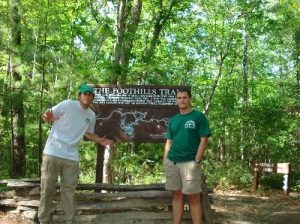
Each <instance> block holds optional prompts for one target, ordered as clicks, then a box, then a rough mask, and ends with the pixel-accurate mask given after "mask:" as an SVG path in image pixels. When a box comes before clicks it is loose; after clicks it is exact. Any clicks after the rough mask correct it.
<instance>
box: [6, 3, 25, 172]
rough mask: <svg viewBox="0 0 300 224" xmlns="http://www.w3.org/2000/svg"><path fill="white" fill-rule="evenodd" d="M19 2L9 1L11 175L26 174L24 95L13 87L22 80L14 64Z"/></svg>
mask: <svg viewBox="0 0 300 224" xmlns="http://www.w3.org/2000/svg"><path fill="white" fill-rule="evenodd" d="M19 7H20V2H19V1H18V0H16V1H12V2H11V26H10V32H9V33H10V43H11V44H10V47H9V50H10V55H9V61H8V68H7V69H8V70H7V74H8V76H9V77H10V94H11V95H10V96H11V97H10V103H11V104H10V106H11V114H10V115H11V149H12V161H13V163H12V173H11V175H12V177H19V176H24V175H25V174H26V159H25V158H26V151H25V119H24V104H23V101H24V97H23V89H22V85H21V87H18V88H15V87H14V84H15V83H17V82H18V81H21V80H22V77H21V75H20V74H19V71H18V69H17V66H15V64H14V58H16V57H18V56H19V55H17V54H19V52H20V48H21V15H20V10H19Z"/></svg>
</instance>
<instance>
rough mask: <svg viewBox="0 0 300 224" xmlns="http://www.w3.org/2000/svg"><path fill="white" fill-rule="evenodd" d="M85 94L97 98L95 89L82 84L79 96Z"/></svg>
mask: <svg viewBox="0 0 300 224" xmlns="http://www.w3.org/2000/svg"><path fill="white" fill-rule="evenodd" d="M85 92H89V93H91V94H93V95H94V96H95V93H94V89H93V87H91V86H88V85H87V84H82V85H81V86H80V89H79V94H81V93H85Z"/></svg>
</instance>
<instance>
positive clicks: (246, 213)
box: [0, 191, 300, 224]
mask: <svg viewBox="0 0 300 224" xmlns="http://www.w3.org/2000/svg"><path fill="white" fill-rule="evenodd" d="M212 209H213V211H214V223H215V224H300V193H291V194H290V195H289V196H286V195H283V194H282V193H281V192H276V193H275V192H272V193H269V194H266V193H265V194H264V195H258V194H252V193H243V192H240V191H227V192H214V195H213V204H212ZM0 223H1V224H33V222H32V221H29V220H25V219H23V218H20V217H18V216H16V215H14V214H11V213H10V214H7V213H6V214H5V213H4V212H1V211H0Z"/></svg>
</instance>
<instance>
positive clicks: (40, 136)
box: [37, 1, 49, 176]
mask: <svg viewBox="0 0 300 224" xmlns="http://www.w3.org/2000/svg"><path fill="white" fill-rule="evenodd" d="M48 6H49V1H47V6H46V8H47V9H46V14H45V28H44V38H43V42H44V43H43V49H42V62H41V65H42V66H41V70H42V71H41V72H42V80H41V87H40V108H39V115H38V116H39V139H38V146H39V148H38V155H37V156H38V164H39V165H38V173H39V176H40V175H41V164H42V153H43V128H42V124H43V120H42V117H41V115H42V113H43V112H44V111H43V110H44V105H43V103H44V92H45V77H46V50H47V48H46V46H47V30H48ZM42 7H43V6H42ZM42 11H43V10H42ZM37 38H38V37H37Z"/></svg>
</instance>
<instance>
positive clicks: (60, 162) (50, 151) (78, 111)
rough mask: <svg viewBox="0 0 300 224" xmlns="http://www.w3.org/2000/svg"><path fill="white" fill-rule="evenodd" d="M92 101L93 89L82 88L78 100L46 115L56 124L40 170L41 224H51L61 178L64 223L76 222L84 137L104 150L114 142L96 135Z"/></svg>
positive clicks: (55, 107)
mask: <svg viewBox="0 0 300 224" xmlns="http://www.w3.org/2000/svg"><path fill="white" fill-rule="evenodd" d="M93 99H94V91H93V88H92V87H91V86H88V85H86V84H83V85H82V86H81V87H80V90H79V93H78V100H64V101H62V102H61V103H59V104H57V105H56V106H54V107H53V108H51V109H49V110H47V111H46V112H45V113H44V114H43V119H44V120H45V121H46V122H53V125H52V128H51V132H50V134H49V137H48V139H47V142H46V145H45V148H44V153H43V163H42V167H41V199H40V206H39V212H38V213H39V214H38V217H39V221H40V223H41V224H46V223H49V219H50V216H51V212H52V197H53V194H54V192H55V190H56V181H57V178H58V175H60V188H61V193H60V194H61V202H62V208H63V211H64V223H67V224H70V223H72V222H73V219H74V216H75V211H76V206H75V190H76V186H77V182H78V175H79V156H78V144H79V142H80V141H81V140H82V139H83V137H84V136H85V137H86V138H88V139H89V140H91V141H94V142H96V143H98V144H101V145H104V146H106V145H111V144H112V141H111V140H108V139H106V138H105V137H103V138H100V137H99V136H97V135H96V134H95V133H94V126H95V122H96V116H95V113H94V112H93V111H92V110H91V109H90V108H89V106H90V105H91V104H92V102H93Z"/></svg>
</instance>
